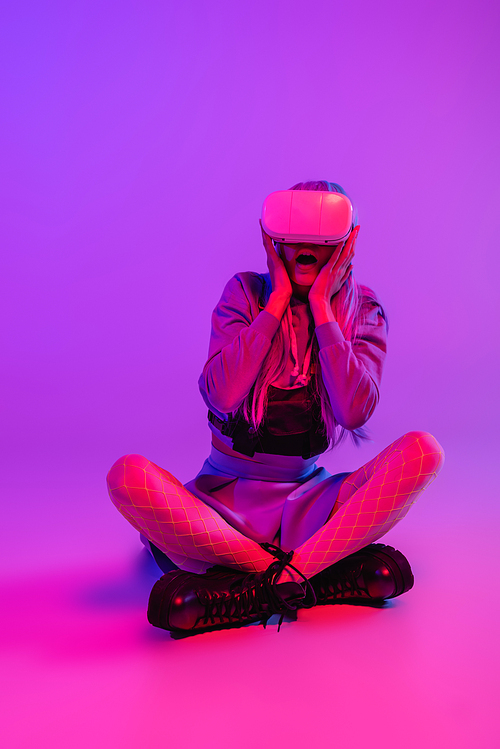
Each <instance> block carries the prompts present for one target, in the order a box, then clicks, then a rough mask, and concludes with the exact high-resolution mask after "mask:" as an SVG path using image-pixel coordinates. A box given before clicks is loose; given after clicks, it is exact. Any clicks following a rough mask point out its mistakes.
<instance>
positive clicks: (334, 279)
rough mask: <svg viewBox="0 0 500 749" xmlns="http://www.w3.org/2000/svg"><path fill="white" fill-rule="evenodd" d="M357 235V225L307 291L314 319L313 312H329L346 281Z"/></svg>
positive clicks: (350, 268)
mask: <svg viewBox="0 0 500 749" xmlns="http://www.w3.org/2000/svg"><path fill="white" fill-rule="evenodd" d="M358 234H359V225H358V226H355V227H354V229H353V230H352V232H351V233H350V235H349V237H348V239H347V241H346V242H345V243H344V245H343V246H342V248H341V250H340V252H338V251H336V250H334V251H333V253H332V256H331V258H330V260H329V261H328V262H327V263H326V265H324V266H323V267H322V269H321V270H320V272H319V273H318V276H317V278H316V280H315V282H314V283H313V285H312V286H311V288H310V290H309V304H310V306H311V311H312V313H313V315H314V318H315V319H316V314H315V311H317V312H318V313H319V312H324V311H325V309H326V311H327V310H328V309H330V310H331V299H332V297H333V296H334V295H335V294H336V293H337V292H338V291H339V289H340V288H341V287H342V285H343V284H344V283H345V282H346V281H347V278H348V277H349V274H350V272H351V270H352V259H353V258H354V246H355V244H356V239H357V236H358ZM317 324H318V323H317Z"/></svg>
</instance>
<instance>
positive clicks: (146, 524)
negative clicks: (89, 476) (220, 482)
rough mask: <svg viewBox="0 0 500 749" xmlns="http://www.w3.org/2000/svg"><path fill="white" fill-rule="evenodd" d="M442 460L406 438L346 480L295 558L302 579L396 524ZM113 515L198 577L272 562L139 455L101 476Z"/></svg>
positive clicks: (418, 437)
mask: <svg viewBox="0 0 500 749" xmlns="http://www.w3.org/2000/svg"><path fill="white" fill-rule="evenodd" d="M443 459H444V454H443V450H442V448H441V446H440V445H439V443H438V442H437V441H436V440H435V439H434V437H432V435H430V434H427V433H426V432H409V433H408V434H405V435H404V436H403V437H401V438H400V439H398V440H396V441H395V442H393V443H392V444H391V445H389V447H387V448H386V449H385V450H383V451H382V452H381V453H379V455H377V456H376V457H375V458H373V459H372V460H370V461H369V462H368V463H366V464H365V465H364V466H362V467H361V468H360V469H358V470H357V471H355V472H354V473H352V474H350V476H348V477H347V478H346V479H345V481H344V482H343V484H342V485H341V488H340V491H339V494H338V497H337V501H336V504H335V507H334V511H333V514H332V516H331V517H330V519H329V520H328V521H327V522H326V523H325V525H324V526H323V527H322V528H320V529H319V530H318V531H317V532H316V533H315V534H314V535H313V536H312V537H311V538H309V539H308V540H307V541H306V542H305V543H303V544H302V545H301V546H300V547H299V548H298V549H297V550H296V552H295V556H294V558H293V564H294V566H295V567H297V569H299V570H300V571H301V572H302V573H303V574H304V575H305V576H306V577H312V576H313V575H315V574H316V573H318V572H320V571H321V570H322V569H324V568H325V567H328V566H330V565H331V564H334V563H335V562H338V561H339V560H340V559H342V558H343V557H345V556H348V555H349V554H352V553H354V552H355V551H357V550H358V549H361V548H362V547H363V546H366V545H367V544H370V543H372V542H373V541H376V540H377V539H379V538H381V537H382V536H383V535H384V534H385V533H387V532H388V531H389V530H390V529H391V528H392V527H393V526H394V525H395V524H396V523H397V522H399V520H401V519H402V518H403V517H404V516H405V515H406V513H407V512H408V510H409V509H410V507H411V505H412V504H413V502H415V500H416V499H417V497H418V496H419V494H420V493H421V492H422V491H423V490H424V489H425V488H426V487H427V486H428V485H429V484H430V483H431V481H432V480H433V479H434V478H435V477H436V476H437V474H438V473H439V471H440V469H441V466H442V463H443ZM108 488H109V493H110V496H111V500H112V501H113V503H114V505H115V506H116V507H117V509H118V510H119V511H120V512H121V514H122V515H123V516H124V517H125V518H126V519H127V520H128V521H129V522H130V523H131V524H132V525H133V527H134V528H136V529H137V530H138V531H140V532H141V533H143V534H144V535H145V536H146V537H147V538H149V539H150V540H151V541H152V542H153V543H154V544H155V545H156V546H158V548H160V549H161V550H162V551H164V552H165V554H167V555H168V556H169V557H170V559H172V561H173V562H175V563H176V564H177V565H178V566H179V567H181V568H183V569H186V570H189V571H190V572H199V573H201V572H204V571H205V570H206V569H207V567H210V566H212V565H214V564H222V565H224V566H227V567H236V568H238V569H242V570H247V571H250V572H261V571H263V570H265V569H267V567H268V566H269V564H270V563H271V562H272V561H273V557H272V556H271V555H270V554H268V553H267V552H266V551H264V549H262V547H261V546H260V545H259V544H258V543H257V542H256V541H252V539H249V538H247V537H246V536H244V535H243V534H242V533H240V532H239V531H237V530H236V529H235V528H233V527H232V526H231V525H229V523H227V522H226V521H225V520H224V518H222V517H221V516H220V515H219V514H218V513H217V512H216V511H215V510H213V509H212V508H211V507H209V506H208V505H206V504H204V503H203V502H202V501H201V500H199V499H198V498H197V497H195V496H194V495H193V494H191V492H189V491H187V489H185V488H184V487H183V486H182V484H181V483H180V482H179V481H178V480H177V479H176V478H174V477H173V476H172V475H171V474H170V473H168V471H165V470H164V469H163V468H160V467H159V466H157V465H155V464H154V463H151V462H150V461H148V460H147V459H146V458H143V457H142V456H140V455H126V456H124V457H123V458H120V460H118V461H117V462H116V463H115V464H114V466H113V467H112V468H111V470H110V472H109V474H108Z"/></svg>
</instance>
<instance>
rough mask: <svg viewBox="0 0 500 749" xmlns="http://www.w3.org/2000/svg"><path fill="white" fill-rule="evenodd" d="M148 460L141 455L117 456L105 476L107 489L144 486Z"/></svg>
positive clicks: (111, 490) (115, 489) (112, 490)
mask: <svg viewBox="0 0 500 749" xmlns="http://www.w3.org/2000/svg"><path fill="white" fill-rule="evenodd" d="M148 465H149V460H148V459H147V458H145V457H144V456H143V455H135V454H131V455H123V457H121V458H118V460H117V461H116V463H114V464H113V465H112V466H111V468H110V470H109V472H108V475H107V476H106V482H107V485H108V489H109V491H110V493H111V492H114V491H117V490H119V489H121V488H127V487H130V486H136V487H145V469H146V466H148Z"/></svg>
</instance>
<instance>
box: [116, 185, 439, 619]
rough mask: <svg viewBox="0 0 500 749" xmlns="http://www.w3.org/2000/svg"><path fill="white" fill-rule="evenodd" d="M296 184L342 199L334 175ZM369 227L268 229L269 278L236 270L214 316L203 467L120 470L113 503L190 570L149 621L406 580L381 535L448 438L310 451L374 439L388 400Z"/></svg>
mask: <svg viewBox="0 0 500 749" xmlns="http://www.w3.org/2000/svg"><path fill="white" fill-rule="evenodd" d="M291 189H292V190H315V191H320V192H324V193H326V192H336V193H341V194H342V195H346V193H345V191H344V190H343V189H342V188H341V187H340V185H337V184H335V183H331V182H325V181H318V182H305V183H299V184H297V185H295V186H294V187H293V188H291ZM304 197H305V196H304ZM348 225H349V224H348ZM358 232H359V225H358V222H357V217H356V214H355V212H354V214H353V221H352V226H351V230H350V232H349V235H348V238H347V240H346V241H345V242H341V243H339V244H337V245H335V246H332V245H324V244H323V245H321V244H318V243H311V242H298V243H297V242H294V243H288V244H287V243H286V241H285V242H284V243H280V242H276V243H273V241H272V240H271V238H270V237H269V235H268V234H267V233H266V232H265V231H264V230H263V229H262V236H263V243H264V248H265V251H266V253H267V263H268V268H269V274H266V275H260V274H257V273H241V274H238V275H236V276H235V277H234V278H232V279H231V280H230V281H229V283H228V284H227V286H226V288H225V290H224V292H223V295H222V298H221V300H220V302H219V304H218V305H217V307H216V309H215V311H214V314H213V318H212V335H211V339H210V348H209V358H208V361H207V363H206V365H205V367H204V369H203V373H202V375H201V378H200V383H199V384H200V390H201V393H202V396H203V398H204V400H205V403H206V404H207V405H208V407H209V422H210V428H211V430H212V450H211V454H210V457H209V458H208V460H207V461H206V462H205V464H204V466H203V468H202V470H201V471H200V473H199V474H198V476H197V477H196V478H195V479H194V480H193V481H191V482H189V483H188V484H186V486H182V484H180V482H179V481H177V479H175V478H174V477H173V476H172V475H171V474H170V473H168V472H167V471H165V470H164V469H162V468H160V467H158V466H156V465H155V464H153V463H151V462H150V461H148V460H147V459H146V458H143V457H142V456H139V455H127V456H124V457H123V458H121V459H120V460H118V461H117V463H115V465H114V466H113V468H112V469H111V471H110V473H109V475H108V486H109V491H110V495H111V499H112V501H113V502H114V504H115V505H116V507H117V508H118V509H119V511H120V512H121V513H122V515H124V517H125V518H126V519H127V520H128V521H129V522H130V523H131V524H132V525H133V526H134V527H135V528H136V529H137V530H139V532H140V533H141V534H142V535H143V537H145V539H147V540H148V541H149V542H150V544H151V549H152V551H153V553H154V555H155V558H156V559H157V560H158V559H159V560H160V564H161V559H163V560H164V561H165V560H166V557H168V559H169V560H171V561H172V562H174V563H175V565H177V567H178V568H179V569H177V570H175V571H171V572H169V573H168V574H166V575H164V577H162V578H161V580H159V581H158V582H157V583H156V585H155V586H154V588H153V591H152V593H151V598H150V604H149V610H148V617H149V620H150V622H151V623H152V624H154V625H156V626H159V627H163V628H165V629H169V630H171V631H174V632H183V633H196V632H200V631H204V630H207V629H213V628H220V627H234V626H241V625H243V624H247V623H249V622H253V621H259V620H264V621H267V619H268V617H269V616H270V615H272V614H274V613H279V614H281V615H282V617H283V614H284V613H286V612H287V611H288V610H290V609H292V610H295V609H297V608H301V607H309V606H312V605H315V604H334V603H360V604H364V605H381V603H382V602H383V600H384V599H386V598H392V597H395V596H398V595H400V594H401V593H403V592H405V591H407V590H409V588H411V586H412V584H413V576H412V573H411V569H410V566H409V564H408V562H407V560H406V559H405V557H404V556H403V555H402V554H401V553H400V552H398V551H396V550H395V549H392V548H391V547H388V546H384V545H382V544H374V543H373V542H374V541H376V540H377V539H379V538H381V537H382V536H383V535H384V534H385V533H387V531H388V530H389V529H390V528H392V527H393V526H394V525H395V524H396V523H397V522H398V521H399V520H401V518H403V517H404V516H405V515H406V513H407V512H408V509H409V508H410V506H411V504H412V503H413V502H414V501H415V500H416V498H417V496H418V495H419V494H420V492H421V491H423V489H425V488H426V487H427V486H428V484H429V483H430V482H431V480H432V479H433V478H435V476H436V475H437V473H438V472H439V470H440V468H441V465H442V462H443V451H442V448H441V447H440V445H439V444H438V443H437V441H436V440H435V439H434V438H433V437H432V436H431V435H429V434H427V433H425V432H411V433H409V434H406V435H404V436H403V437H401V438H400V439H398V440H396V441H395V442H393V443H392V444H391V445H389V446H388V447H387V448H386V449H385V450H383V451H382V452H381V453H380V454H379V455H377V456H376V457H375V458H373V459H372V460H370V461H369V462H368V463H367V464H366V465H364V466H362V467H361V468H360V469H359V470H357V471H355V472H354V473H351V474H346V473H344V474H337V475H335V476H331V475H330V474H329V473H328V472H327V471H326V470H325V469H324V468H318V467H317V466H316V463H315V459H316V458H317V456H318V455H319V454H321V453H322V452H324V451H325V450H326V449H328V447H329V446H330V445H331V446H333V447H334V446H335V445H337V444H338V443H339V442H340V441H341V440H342V439H343V437H344V436H345V435H346V434H347V433H351V435H352V436H353V438H354V439H355V441H357V440H359V439H362V438H363V436H364V435H363V432H362V427H363V425H364V424H365V423H366V421H367V420H368V419H369V418H370V416H371V415H372V413H373V410H374V408H375V406H376V404H377V402H378V398H379V385H380V380H381V375H382V366H383V361H384V357H385V352H386V335H387V322H386V317H385V314H384V311H383V309H382V307H381V305H380V304H379V302H378V300H377V298H376V296H375V294H374V293H373V292H372V291H371V290H370V289H368V288H366V287H363V286H360V285H358V284H357V283H356V282H355V280H354V278H353V275H352V261H353V258H354V249H355V243H356V238H357V235H358ZM164 555H166V556H164ZM292 558H293V565H292V564H291V561H292ZM167 563H168V560H167ZM183 570H184V571H183Z"/></svg>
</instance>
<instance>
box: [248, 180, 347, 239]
mask: <svg viewBox="0 0 500 749" xmlns="http://www.w3.org/2000/svg"><path fill="white" fill-rule="evenodd" d="M352 223H353V207H352V203H351V201H350V200H349V198H348V197H347V196H346V195H343V194H342V193H340V192H326V191H322V190H278V191H277V192H272V193H271V194H270V195H268V196H267V198H266V199H265V200H264V205H263V206H262V227H263V229H264V231H265V232H266V234H269V236H270V237H271V239H274V240H275V241H276V242H285V243H287V244H294V243H297V242H310V243H313V244H338V243H339V242H343V241H344V240H345V239H346V238H347V237H348V236H349V232H350V231H351V229H352Z"/></svg>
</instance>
